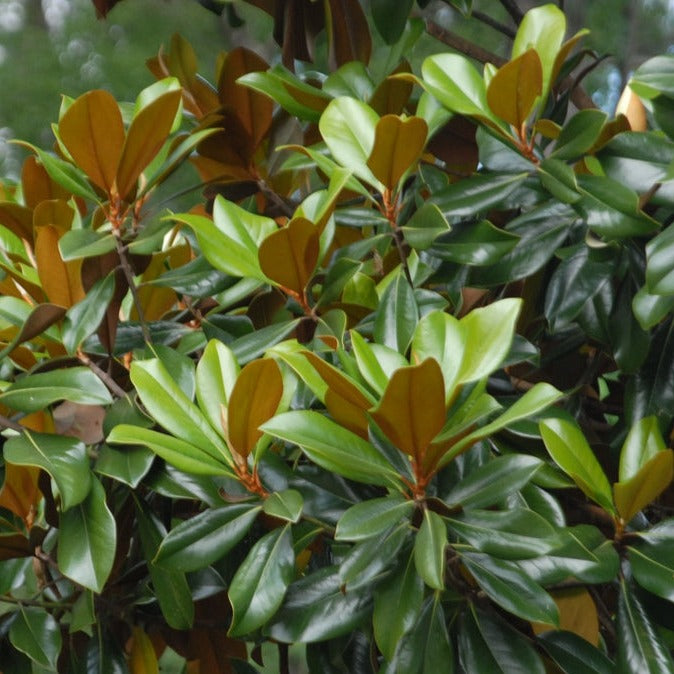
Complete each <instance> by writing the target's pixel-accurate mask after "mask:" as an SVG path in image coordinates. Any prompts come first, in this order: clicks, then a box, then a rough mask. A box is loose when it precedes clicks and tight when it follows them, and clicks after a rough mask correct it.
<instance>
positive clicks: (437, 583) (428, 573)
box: [414, 510, 447, 590]
mask: <svg viewBox="0 0 674 674" xmlns="http://www.w3.org/2000/svg"><path fill="white" fill-rule="evenodd" d="M446 547H447V526H446V525H445V522H444V520H443V519H442V518H441V517H440V515H438V514H437V513H434V512H433V511H431V510H424V519H423V521H422V523H421V526H420V527H419V532H418V533H417V536H416V538H415V540H414V565H415V566H416V569H417V573H418V574H419V575H420V576H421V577H422V578H423V580H424V582H425V583H426V585H428V586H429V587H432V588H433V589H434V590H442V589H444V587H445V548H446Z"/></svg>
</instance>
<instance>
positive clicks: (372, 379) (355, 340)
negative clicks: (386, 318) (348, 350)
mask: <svg viewBox="0 0 674 674" xmlns="http://www.w3.org/2000/svg"><path fill="white" fill-rule="evenodd" d="M350 334H351V346H352V348H353V355H354V356H355V357H356V363H357V364H358V369H359V370H360V373H361V374H362V375H363V378H364V379H365V381H366V382H367V383H368V384H369V385H370V386H371V387H372V388H373V389H374V390H375V391H376V392H377V393H378V394H379V395H380V396H381V395H383V393H384V390H385V389H386V386H387V385H388V381H389V379H390V378H391V376H392V375H393V373H394V372H395V371H396V370H397V369H399V368H401V367H407V366H408V365H409V363H408V362H407V360H406V359H405V357H404V356H402V355H401V354H400V353H399V352H398V351H396V350H395V349H391V348H389V347H387V346H384V345H383V344H371V343H369V342H366V341H365V339H364V338H363V337H362V336H361V334H360V333H359V332H356V331H355V330H352V331H351V333H350Z"/></svg>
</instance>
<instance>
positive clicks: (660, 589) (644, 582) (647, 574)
mask: <svg viewBox="0 0 674 674" xmlns="http://www.w3.org/2000/svg"><path fill="white" fill-rule="evenodd" d="M628 556H629V560H630V568H631V569H632V574H633V576H634V580H636V582H637V583H638V584H639V585H641V587H643V588H646V589H647V590H648V591H649V592H652V593H653V594H655V595H657V596H659V597H663V598H664V599H668V600H669V601H674V583H672V578H674V542H673V541H672V540H671V539H670V540H662V541H658V540H656V541H654V542H650V541H649V540H645V541H639V542H638V543H636V544H635V545H631V546H629V547H628Z"/></svg>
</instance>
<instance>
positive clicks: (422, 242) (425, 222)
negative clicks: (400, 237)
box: [401, 201, 450, 250]
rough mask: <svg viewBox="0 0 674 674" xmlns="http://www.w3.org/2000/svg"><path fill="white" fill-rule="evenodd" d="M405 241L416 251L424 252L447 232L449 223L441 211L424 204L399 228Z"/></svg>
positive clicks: (433, 205) (427, 203)
mask: <svg viewBox="0 0 674 674" xmlns="http://www.w3.org/2000/svg"><path fill="white" fill-rule="evenodd" d="M401 229H402V232H403V234H404V236H405V241H407V243H408V244H409V245H410V246H412V248H415V249H416V250H426V249H427V248H430V247H431V246H432V245H433V242H434V241H435V239H436V238H437V237H438V236H440V234H444V233H446V232H448V231H449V229H450V227H449V223H448V222H447V219H446V218H445V216H444V215H443V214H442V211H441V210H440V209H439V208H438V207H437V206H436V205H435V204H431V203H429V202H427V201H426V202H424V203H423V204H422V206H421V207H420V208H419V210H417V211H416V212H415V213H414V215H413V216H412V217H411V218H410V219H409V220H408V221H407V222H406V223H405V224H404V225H403V226H402V227H401Z"/></svg>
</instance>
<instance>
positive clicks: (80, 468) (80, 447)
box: [3, 430, 92, 511]
mask: <svg viewBox="0 0 674 674" xmlns="http://www.w3.org/2000/svg"><path fill="white" fill-rule="evenodd" d="M3 454H4V458H5V460H6V461H9V462H10V463H13V464H16V465H17V466H37V467H38V468H42V469H43V470H45V471H47V473H49V475H51V477H52V478H53V479H54V481H55V482H56V486H57V487H58V490H59V494H60V498H61V508H62V509H63V510H64V511H66V510H68V509H69V508H72V507H73V506H76V505H77V504H79V503H81V502H82V501H84V499H85V498H86V497H87V494H88V493H89V489H90V487H91V483H92V478H91V471H90V469H89V458H88V456H87V450H86V447H85V445H84V443H83V442H80V441H79V440H77V439H75V438H67V437H63V436H59V435H54V434H52V433H35V432H34V431H28V430H26V431H24V432H23V433H22V434H21V435H18V436H16V437H13V438H9V439H8V440H7V441H6V442H5V446H4V448H3Z"/></svg>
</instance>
